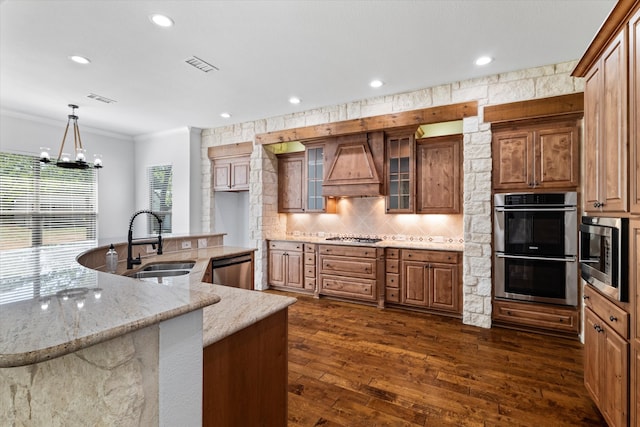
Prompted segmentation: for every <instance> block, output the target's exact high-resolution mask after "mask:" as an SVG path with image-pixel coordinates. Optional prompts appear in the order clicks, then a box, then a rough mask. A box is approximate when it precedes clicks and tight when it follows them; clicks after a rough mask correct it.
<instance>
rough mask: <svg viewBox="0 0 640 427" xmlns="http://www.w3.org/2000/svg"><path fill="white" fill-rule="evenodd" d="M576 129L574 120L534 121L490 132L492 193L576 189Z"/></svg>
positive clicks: (577, 176)
mask: <svg viewBox="0 0 640 427" xmlns="http://www.w3.org/2000/svg"><path fill="white" fill-rule="evenodd" d="M579 144H580V137H579V127H578V125H577V122H576V120H575V118H574V119H571V120H569V119H566V120H563V121H558V120H553V121H551V120H535V121H526V122H518V123H517V124H513V123H510V124H500V125H496V126H495V127H494V128H493V140H492V155H493V170H494V173H493V188H494V189H495V190H530V189H535V188H541V189H567V190H570V189H575V188H576V187H577V185H578V182H579V178H580V172H579V164H580V158H579V148H578V146H579Z"/></svg>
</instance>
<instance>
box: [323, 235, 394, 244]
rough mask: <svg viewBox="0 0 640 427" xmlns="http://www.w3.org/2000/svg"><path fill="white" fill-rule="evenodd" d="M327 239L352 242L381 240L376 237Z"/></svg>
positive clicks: (328, 238) (375, 241) (329, 238)
mask: <svg viewBox="0 0 640 427" xmlns="http://www.w3.org/2000/svg"><path fill="white" fill-rule="evenodd" d="M327 240H332V241H338V242H354V243H377V242H381V241H382V239H378V238H376V237H346V236H345V237H327Z"/></svg>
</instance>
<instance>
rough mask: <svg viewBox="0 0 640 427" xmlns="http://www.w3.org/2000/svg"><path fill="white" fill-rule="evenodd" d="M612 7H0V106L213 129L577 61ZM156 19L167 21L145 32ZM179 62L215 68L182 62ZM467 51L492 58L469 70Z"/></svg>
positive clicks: (115, 125)
mask: <svg viewBox="0 0 640 427" xmlns="http://www.w3.org/2000/svg"><path fill="white" fill-rule="evenodd" d="M614 4H615V1H614V0H535V1H533V0H422V1H420V0H413V1H405V0H394V1H382V0H380V1H371V0H369V1H366V0H350V1H347V0H342V1H338V0H334V1H326V0H325V1H312V0H309V1H305V0H299V1H293V0H290V1H267V0H265V1H259V0H254V1H141V0H139V1H115V0H111V1H94V0H84V1H79V0H75V1H55V0H51V1H45V0H41V1H36V0H5V1H2V2H1V5H0V15H1V21H0V106H1V108H2V109H3V110H5V111H9V112H17V113H26V114H30V115H34V116H39V117H44V118H50V119H56V120H58V119H59V120H60V121H61V122H64V121H66V115H67V114H68V113H69V111H70V110H69V108H68V107H67V104H69V103H75V104H77V105H79V106H80V108H79V110H78V111H77V114H78V116H79V117H80V119H79V123H80V127H81V128H82V127H84V126H89V127H92V128H97V129H102V130H106V131H110V132H113V133H118V134H122V135H132V136H134V135H141V134H148V133H153V132H159V131H163V130H169V129H175V128H179V127H183V126H195V127H200V128H209V127H217V126H223V125H226V124H230V123H238V122H245V121H249V120H255V119H260V118H267V117H273V116H277V115H282V114H288V113H293V112H296V111H303V110H309V109H312V108H316V107H323V106H330V105H335V104H340V103H345V102H350V101H356V100H361V99H366V98H372V97H376V96H380V95H387V94H394V93H401V92H406V91H411V90H416V89H419V88H425V87H431V86H436V85H439V84H443V83H450V82H454V81H459V80H465V79H469V78H474V77H480V76H484V75H490V74H496V73H500V72H505V71H513V70H519V69H524V68H529V67H533V66H539V65H547V64H554V63H558V62H564V61H569V60H574V59H579V58H580V57H581V56H582V54H583V53H584V51H585V49H586V48H587V46H588V44H589V43H590V41H591V40H592V38H593V36H594V35H595V33H596V32H597V30H598V29H599V28H600V25H601V24H602V22H603V21H604V19H605V18H606V16H607V15H608V13H609V11H610V10H611V8H612V7H613V5H614ZM158 12H160V13H164V14H167V15H169V16H171V17H172V18H173V20H174V21H175V26H174V27H172V28H169V29H162V28H159V27H156V26H154V25H153V24H151V22H150V20H149V15H151V14H152V13H158ZM70 55H83V56H86V57H88V58H90V59H91V61H92V62H91V64H89V65H85V66H82V65H78V64H76V63H73V62H71V61H70V60H69V59H68V57H69V56H70ZM192 55H195V56H197V57H199V58H201V59H204V60H205V61H207V62H210V63H211V64H213V65H215V66H216V67H218V68H219V71H212V72H209V73H203V72H201V71H199V70H197V69H195V68H193V67H191V66H189V65H187V64H186V63H185V62H184V61H185V59H187V58H188V57H190V56H192ZM480 55H489V56H492V57H494V58H495V61H494V62H493V63H491V64H489V65H488V66H485V67H479V66H476V65H475V64H474V60H475V59H476V57H478V56H480ZM373 78H379V79H381V80H383V81H384V82H385V85H384V86H382V87H381V88H379V89H372V88H371V87H369V85H368V83H369V81H370V80H371V79H373ZM90 93H95V94H98V95H101V96H104V97H106V98H111V99H113V100H116V101H117V102H116V103H113V104H104V103H102V102H99V101H96V100H93V99H89V98H87V95H89V94H90ZM293 95H295V96H298V97H300V98H302V103H301V104H299V105H297V106H294V105H291V104H289V102H288V99H289V97H290V96H293ZM223 111H228V112H231V113H232V114H233V116H232V117H231V119H223V118H221V117H220V113H222V112H223Z"/></svg>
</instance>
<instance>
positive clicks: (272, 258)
mask: <svg viewBox="0 0 640 427" xmlns="http://www.w3.org/2000/svg"><path fill="white" fill-rule="evenodd" d="M303 262H304V259H303V252H302V243H296V242H279V241H271V242H269V286H273V287H282V288H294V289H302V288H304V285H305V280H304V267H303V266H304V264H303Z"/></svg>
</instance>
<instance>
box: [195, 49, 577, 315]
mask: <svg viewBox="0 0 640 427" xmlns="http://www.w3.org/2000/svg"><path fill="white" fill-rule="evenodd" d="M575 64H576V61H571V62H564V63H560V64H554V65H546V66H541V67H536V68H530V69H526V70H520V71H514V72H509V73H503V74H496V75H491V76H487V77H483V78H478V79H471V80H465V81H461V82H455V83H450V84H444V85H440V86H435V87H430V88H425V89H420V90H417V91H413V92H407V93H401V94H396V95H388V96H381V97H376V98H370V99H365V100H362V101H358V102H352V103H348V104H340V105H335V106H330V107H326V108H320V109H314V110H308V111H303V112H299V113H294V114H289V115H285V116H278V117H271V118H266V119H262V120H256V121H254V122H247V123H240V124H236V125H231V126H225V127H220V128H215V129H205V130H203V132H202V161H203V165H202V171H203V177H202V183H203V191H204V193H203V224H202V230H203V232H208V231H210V230H212V229H213V226H212V224H211V218H213V215H212V210H211V209H212V207H213V203H214V200H215V196H214V194H213V193H212V189H211V165H210V162H209V160H208V157H207V148H208V147H211V146H217V145H224V144H231V143H236V142H244V141H254V140H255V135H256V134H260V133H264V132H270V131H277V130H283V129H290V128H296V127H305V126H311V125H317V124H322V123H330V122H336V121H343V120H351V119H358V118H362V117H368V116H376V115H382V114H391V113H398V112H402V111H410V110H415V109H421V108H428V107H435V106H440V105H448V104H455V103H459V102H467V101H477V102H478V105H479V112H478V116H477V117H470V118H467V119H465V120H464V125H463V126H464V215H463V227H464V241H465V251H464V257H463V259H464V270H463V286H464V297H463V322H464V323H467V324H472V325H476V326H481V327H490V326H491V169H492V164H491V127H490V124H489V123H484V121H483V108H484V106H487V105H495V104H503V103H508V102H515V101H524V100H528V99H535V98H545V97H549V96H557V95H564V94H569V93H576V92H582V91H583V82H582V79H576V78H573V77H571V76H570V73H571V71H572V70H573V67H574V66H575ZM251 168H252V170H251V187H250V203H251V218H252V221H251V224H249V227H250V234H251V236H252V239H253V240H254V241H255V243H256V247H257V248H258V254H257V256H256V288H258V289H263V288H264V287H266V271H267V265H266V263H267V258H266V246H265V242H264V239H266V238H270V237H275V238H277V237H280V238H281V237H284V233H285V230H286V221H287V215H283V214H278V213H277V203H276V202H277V189H278V186H277V179H276V176H277V175H276V170H277V164H276V162H275V159H274V156H273V155H272V154H270V153H268V152H267V151H266V150H265V149H264V148H263V147H261V146H255V148H254V153H253V155H252V162H251Z"/></svg>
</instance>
